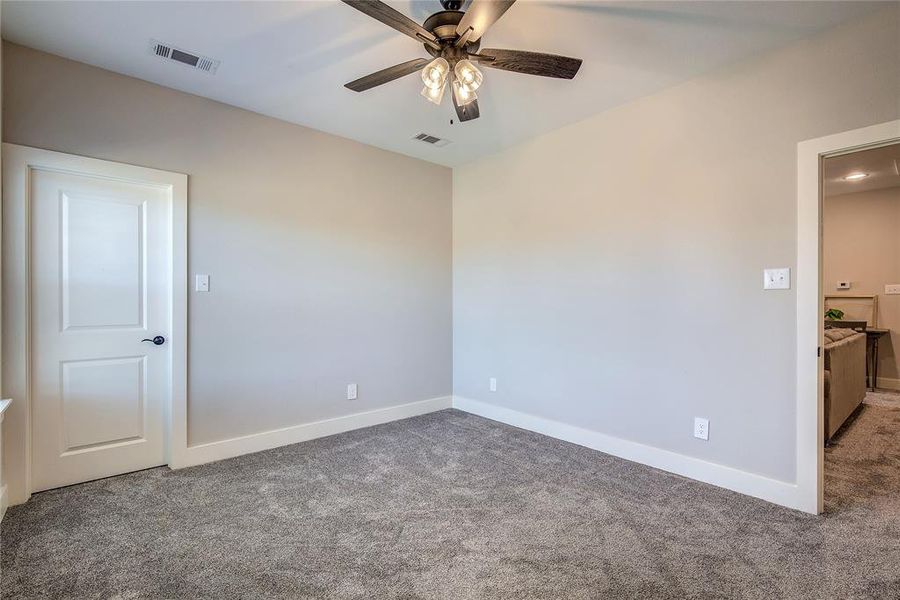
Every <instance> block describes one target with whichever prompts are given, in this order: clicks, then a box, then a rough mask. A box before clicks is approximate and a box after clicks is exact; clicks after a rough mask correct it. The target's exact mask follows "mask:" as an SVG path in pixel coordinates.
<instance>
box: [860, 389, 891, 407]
mask: <svg viewBox="0 0 900 600" xmlns="http://www.w3.org/2000/svg"><path fill="white" fill-rule="evenodd" d="M863 402H865V403H866V404H869V405H871V406H884V407H886V408H894V407H896V408H900V392H898V391H896V390H882V389H876V390H869V391H867V392H866V398H865V400H863Z"/></svg>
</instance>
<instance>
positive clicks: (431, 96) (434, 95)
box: [422, 80, 447, 105]
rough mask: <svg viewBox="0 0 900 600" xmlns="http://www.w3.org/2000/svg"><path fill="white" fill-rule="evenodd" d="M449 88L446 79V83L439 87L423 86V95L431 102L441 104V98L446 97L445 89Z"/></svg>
mask: <svg viewBox="0 0 900 600" xmlns="http://www.w3.org/2000/svg"><path fill="white" fill-rule="evenodd" d="M445 89H447V81H446V80H444V85H442V86H441V87H439V88H432V87H428V86H427V85H426V86H425V87H423V88H422V96H424V97H425V99H426V100H428V101H429V102H433V103H435V104H437V105H440V104H441V100H443V99H444V90H445Z"/></svg>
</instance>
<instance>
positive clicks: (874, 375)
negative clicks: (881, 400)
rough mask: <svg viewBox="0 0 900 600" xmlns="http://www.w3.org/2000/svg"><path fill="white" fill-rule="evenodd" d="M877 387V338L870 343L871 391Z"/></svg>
mask: <svg viewBox="0 0 900 600" xmlns="http://www.w3.org/2000/svg"><path fill="white" fill-rule="evenodd" d="M876 387H878V338H875V340H874V341H873V343H872V391H873V392H874V391H875V388H876Z"/></svg>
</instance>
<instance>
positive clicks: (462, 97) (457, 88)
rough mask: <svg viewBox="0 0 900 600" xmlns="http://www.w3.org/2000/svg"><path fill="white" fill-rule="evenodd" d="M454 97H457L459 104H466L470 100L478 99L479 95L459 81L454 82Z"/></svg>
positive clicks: (457, 103)
mask: <svg viewBox="0 0 900 600" xmlns="http://www.w3.org/2000/svg"><path fill="white" fill-rule="evenodd" d="M453 97H454V98H455V99H456V105H457V106H465V105H466V104H469V103H470V102H474V101H475V100H478V95H477V94H476V93H475V92H471V91H469V90H467V89H466V87H465V86H464V85H463V84H461V83H460V82H459V81H454V82H453Z"/></svg>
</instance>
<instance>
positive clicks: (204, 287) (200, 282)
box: [195, 275, 209, 292]
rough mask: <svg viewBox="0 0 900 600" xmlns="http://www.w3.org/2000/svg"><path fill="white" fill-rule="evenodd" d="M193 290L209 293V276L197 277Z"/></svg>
mask: <svg viewBox="0 0 900 600" xmlns="http://www.w3.org/2000/svg"><path fill="white" fill-rule="evenodd" d="M195 289H196V290H197V291H198V292H208V291H209V275H197V281H196V286H195Z"/></svg>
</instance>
